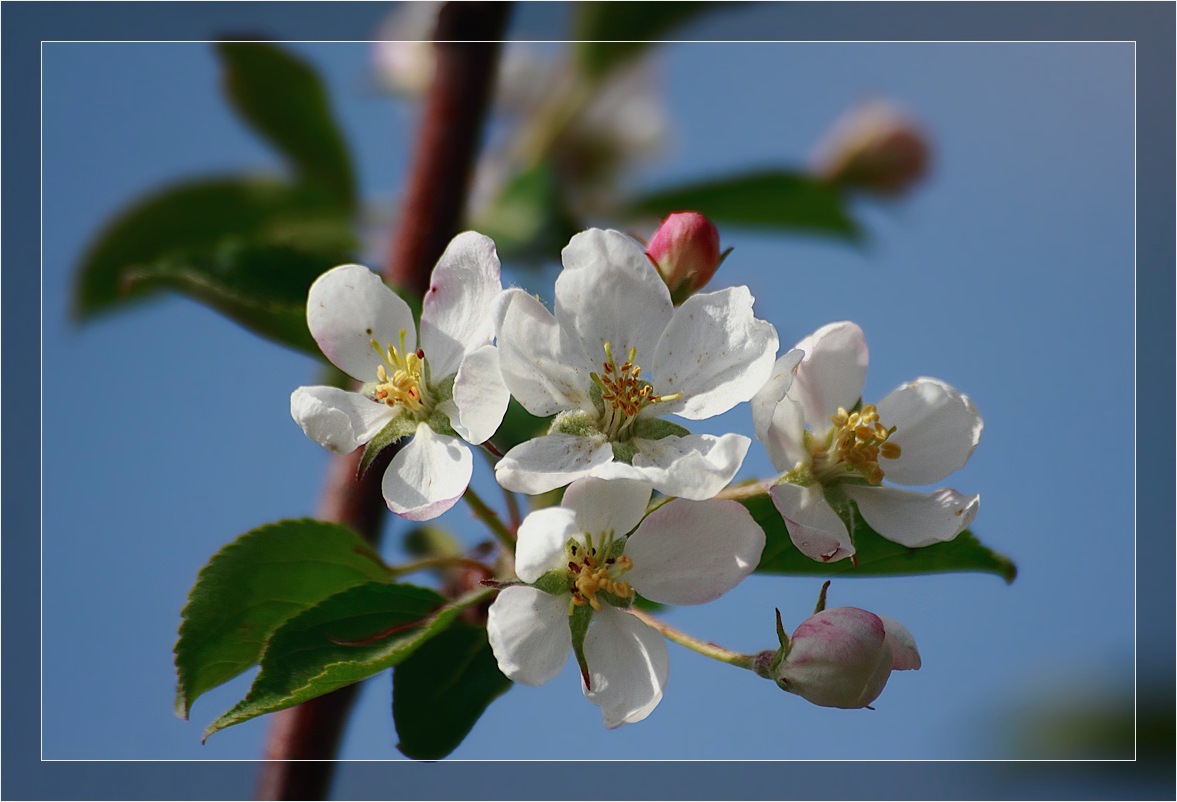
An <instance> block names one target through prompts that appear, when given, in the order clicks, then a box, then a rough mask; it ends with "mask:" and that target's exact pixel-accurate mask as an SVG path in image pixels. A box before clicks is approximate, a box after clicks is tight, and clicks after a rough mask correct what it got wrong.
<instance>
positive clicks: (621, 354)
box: [495, 229, 777, 500]
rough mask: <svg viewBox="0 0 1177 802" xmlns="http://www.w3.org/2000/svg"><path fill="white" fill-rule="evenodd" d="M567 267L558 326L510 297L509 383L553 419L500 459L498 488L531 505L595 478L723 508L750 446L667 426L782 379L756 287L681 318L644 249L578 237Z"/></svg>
mask: <svg viewBox="0 0 1177 802" xmlns="http://www.w3.org/2000/svg"><path fill="white" fill-rule="evenodd" d="M563 260H564V270H563V272H562V273H561V274H560V277H559V278H558V279H557V280H556V314H555V316H553V315H552V313H551V312H549V311H548V310H547V309H546V308H545V307H544V306H543V304H541V303H540V302H539V301H538V300H536V299H535V298H534V297H532V296H530V295H528V294H527V293H525V292H523V291H522V290H507V291H506V292H504V293H503V297H502V303H501V305H500V311H499V314H498V326H497V330H498V345H499V350H500V352H501V354H502V366H503V379H504V380H505V381H506V383H507V387H508V388H510V390H511V394H512V395H514V396H515V398H516V399H518V400H519V403H521V404H522V405H523V406H524V407H525V408H526V409H527V410H528V411H529V412H530V413H532V414H533V415H538V416H540V417H547V416H549V415H557V417H556V419H555V421H554V422H553V424H552V428H551V430H550V431H549V433H548V434H547V435H546V436H543V437H538V438H536V439H534V440H530V441H528V442H526V443H522V444H520V445H518V446H516V447H515V448H513V449H511V451H509V452H508V453H507V455H506V456H505V457H504V458H503V459H502V460H500V461H499V463H498V465H497V466H496V467H495V475H496V476H497V478H498V480H499V484H501V485H502V486H503V487H505V488H507V489H509V490H515V491H519V492H522V493H532V494H534V493H543V492H545V491H548V490H552V489H554V488H557V487H560V486H562V485H566V484H568V483H569V482H571V481H573V480H575V479H578V478H580V477H582V476H596V477H600V478H604V479H644V480H646V481H648V482H650V483H651V484H653V485H654V487H655V488H656V489H657V490H659V491H661V492H662V493H665V494H666V495H670V496H681V497H683V498H688V499H696V500H699V499H706V498H710V497H712V496H714V495H715V494H716V493H717V492H719V491H720V490H721V489H722V488H723V487H724V486H725V485H726V484H727V483H728V482H729V481H730V480H731V479H732V477H733V476H735V474H736V471H738V470H739V468H740V465H741V464H742V463H743V460H744V455H745V454H746V453H747V450H748V445H749V443H750V441H749V439H748V438H747V437H744V436H742V435H738V434H725V435H722V436H720V437H714V436H712V435H706V434H691V433H690V432H688V431H687V430H686V429H684V428H682V427H681V426H677V425H676V424H673V423H670V422H669V421H664V420H661V419H660V418H659V417H658V416H660V415H669V414H674V415H679V416H681V417H684V418H689V419H691V420H700V419H703V418H710V417H712V416H713V415H718V414H720V413H721V412H726V411H727V410H729V409H731V408H732V407H734V406H735V405H736V404H739V403H741V402H743V401H747V400H748V399H750V398H751V397H752V395H753V394H754V393H755V392H756V391H757V390H758V389H759V388H760V387H761V385H763V384H764V382H765V380H767V379H768V376H769V374H770V372H771V370H772V362H773V358H774V357H775V355H776V348H777V335H776V330H775V329H774V328H773V327H772V326H771V325H770V324H768V323H766V322H764V321H763V320H757V319H756V318H755V317H754V316H753V313H752V294H751V293H750V292H748V288H747V287H734V288H731V289H726V290H720V291H719V292H711V293H701V294H697V295H694V296H692V297H691V298H689V299H687V300H686V301H685V302H684V303H683V304H682V306H680V307H679V308H678V309H675V308H674V306H673V305H672V304H671V301H670V292H669V291H668V290H667V289H666V284H665V283H663V281H662V279H661V278H660V277H659V275H658V271H657V270H656V269H655V268H654V266H653V265H652V264H651V263H650V260H649V259H648V258H647V257H646V254H645V253H644V251H643V249H642V246H641V245H639V244H638V243H637V242H636V241H635V240H633V239H631V238H630V237H627V236H626V235H624V234H621V233H619V232H617V231H600V230H597V229H593V230H590V231H585V232H583V233H581V234H577V235H576V236H575V237H573V238H572V241H571V242H570V243H568V247H566V248H565V249H564V252H563ZM647 360H648V362H647ZM641 364H648V365H649V367H650V370H649V373H648V376H649V378H648V379H647V378H645V377H643V375H642V369H641V367H640V365H641Z"/></svg>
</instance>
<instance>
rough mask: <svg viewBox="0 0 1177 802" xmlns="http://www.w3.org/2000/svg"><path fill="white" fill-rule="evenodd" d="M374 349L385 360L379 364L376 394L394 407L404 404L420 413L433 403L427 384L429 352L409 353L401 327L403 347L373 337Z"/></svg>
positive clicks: (378, 399) (409, 409)
mask: <svg viewBox="0 0 1177 802" xmlns="http://www.w3.org/2000/svg"><path fill="white" fill-rule="evenodd" d="M372 348H373V349H375V351H376V353H378V354H380V358H381V359H383V360H384V364H383V365H378V366H377V367H376V378H377V382H376V388H375V390H374V391H373V394H372V397H373V398H374V399H375V400H376V401H383V402H384V403H385V404H388V405H389V406H390V407H395V406H397V405H400V406H402V407H404V408H405V409H407V410H408V411H409V412H412V413H417V412H420V411H421V410H422V409H424V408H425V407H426V406H427V405H428V404H429V392H428V390H427V388H426V384H425V352H424V351H422V350H421V349H420V348H418V349H417V350H416V352H415V353H410V354H406V353H405V330H404V329H401V337H400V348H397V347H396V346H395V345H393V344H392V343H388V345H387V347H386V348H383V349H382V348H381V347H380V344H379V343H378V342H376V341H375V340H372Z"/></svg>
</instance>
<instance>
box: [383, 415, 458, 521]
mask: <svg viewBox="0 0 1177 802" xmlns="http://www.w3.org/2000/svg"><path fill="white" fill-rule="evenodd" d="M473 471H474V457H473V455H471V454H470V449H469V448H468V447H467V446H466V444H465V443H463V442H462V441H461V440H459V439H458V438H456V437H449V436H448V435H444V434H437V433H436V432H434V431H433V430H432V429H430V428H429V425H428V424H426V423H419V424H417V432H416V434H414V435H413V439H412V440H410V441H409V443H408V445H406V446H405V447H404V448H402V449H401V450H400V451H398V452H397V454H396V456H395V457H393V458H392V464H390V465H389V466H388V470H387V471H385V472H384V481H383V483H382V484H381V490H382V491H383V492H384V500H385V501H386V502H387V503H388V509H390V510H392V511H393V512H395V513H396V514H397V515H400V516H401V517H403V518H408V519H409V520H410V521H428V520H429V519H431V518H436V517H437V516H439V515H441V514H442V513H443V512H445V511H446V510H448V509H449V508H450V507H452V506H454V504H455V503H457V501H458V499H460V498H461V497H462V494H463V493H465V492H466V486H467V485H469V484H470V474H471V473H472V472H473Z"/></svg>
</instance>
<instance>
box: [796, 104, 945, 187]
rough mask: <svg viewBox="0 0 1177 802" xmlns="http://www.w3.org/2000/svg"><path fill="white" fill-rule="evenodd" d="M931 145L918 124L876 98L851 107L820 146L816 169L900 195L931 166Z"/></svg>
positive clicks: (834, 177)
mask: <svg viewBox="0 0 1177 802" xmlns="http://www.w3.org/2000/svg"><path fill="white" fill-rule="evenodd" d="M930 155H931V154H930V147H929V144H928V140H927V137H926V136H925V135H924V133H923V131H922V130H920V128H919V126H918V125H916V124H915V123H914V122H913V121H912V120H911V119H910V118H909V117H907V115H906V114H904V113H903V112H902V111H901V110H900V109H898V108H897V107H896V106H894V105H892V104H890V103H887V102H886V101H882V100H872V101H868V102H866V103H863V104H861V105H858V106H855V107H853V108H851V109H850V110H849V111H848V112H847V113H846V114H845V115H844V116H843V117H842V118H841V119H840V120H838V122H837V123H835V124H834V127H833V128H832V129H831V130H830V132H829V133H828V134H827V135H826V137H825V139H823V140H822V142H821V143H820V144H819V145H818V148H817V153H816V155H815V158H814V163H815V169H816V172H817V174H818V175H819V176H821V177H822V178H824V179H826V180H827V181H830V182H833V183H836V184H840V185H842V186H846V187H852V188H856V189H861V190H865V191H867V192H876V193H879V194H881V195H899V194H902V193H903V192H905V191H907V190H908V189H910V188H911V187H912V186H913V185H914V184H915V183H916V182H917V181H919V180H920V179H921V178H922V177H923V175H924V173H925V172H927V169H928V162H929V161H930Z"/></svg>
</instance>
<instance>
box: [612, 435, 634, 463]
mask: <svg viewBox="0 0 1177 802" xmlns="http://www.w3.org/2000/svg"><path fill="white" fill-rule="evenodd" d="M610 445H611V446H612V447H613V459H615V460H617V461H618V462H624V463H625V464H626V465H633V458H634V457H635V456H636V455H637V453H638V447H637V446H635V445H634V444H633V443H631V442H630V441H628V440H625V441H621V442H614V443H610Z"/></svg>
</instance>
